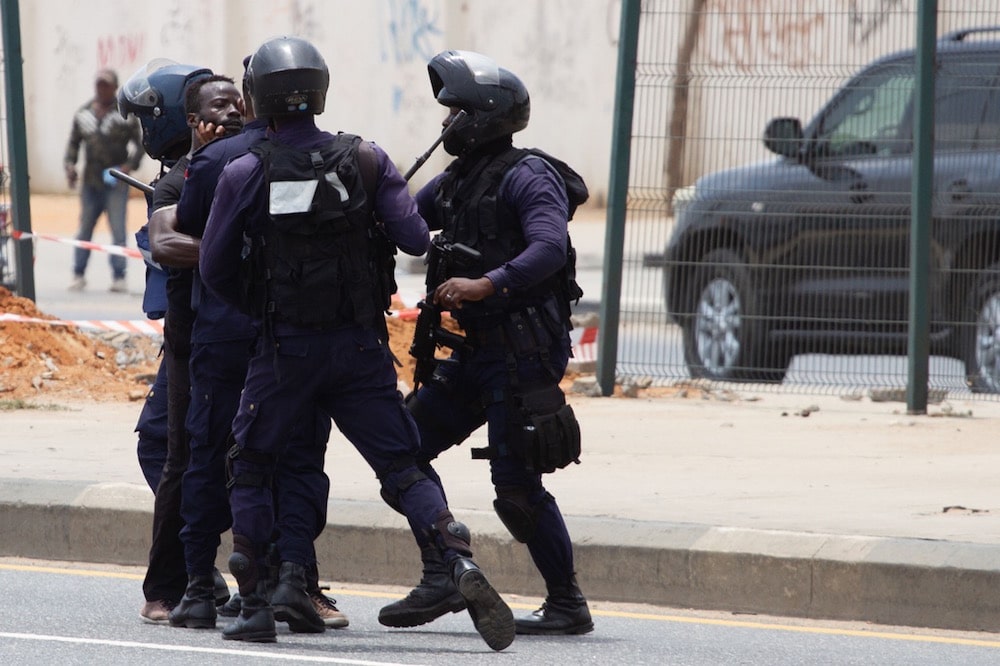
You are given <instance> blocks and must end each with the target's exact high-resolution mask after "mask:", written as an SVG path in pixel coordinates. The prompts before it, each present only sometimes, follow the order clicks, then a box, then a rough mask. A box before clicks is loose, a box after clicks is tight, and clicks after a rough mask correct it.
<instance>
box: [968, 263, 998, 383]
mask: <svg viewBox="0 0 1000 666" xmlns="http://www.w3.org/2000/svg"><path fill="white" fill-rule="evenodd" d="M965 311H966V312H968V313H969V317H970V321H967V322H965V323H964V325H963V326H962V360H963V361H965V374H966V381H967V382H968V384H969V388H970V389H971V390H972V391H973V392H975V393H1000V264H993V265H992V266H990V267H989V268H987V269H986V270H984V271H983V272H982V273H981V274H980V276H979V278H978V279H977V280H976V283H975V286H974V287H973V289H972V292H971V293H970V294H969V301H968V304H967V307H966V309H965Z"/></svg>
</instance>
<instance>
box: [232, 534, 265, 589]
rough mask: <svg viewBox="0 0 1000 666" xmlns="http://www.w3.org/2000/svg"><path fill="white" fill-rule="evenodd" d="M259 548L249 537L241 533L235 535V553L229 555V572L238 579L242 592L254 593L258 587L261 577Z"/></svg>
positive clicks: (237, 582)
mask: <svg viewBox="0 0 1000 666" xmlns="http://www.w3.org/2000/svg"><path fill="white" fill-rule="evenodd" d="M257 550H258V549H257V548H256V547H255V546H254V544H253V542H251V541H250V539H248V538H247V537H245V536H243V535H241V534H234V535H233V554H232V555H230V556H229V573H231V574H233V577H234V578H235V579H236V584H237V585H239V588H240V594H244V595H246V594H252V593H253V591H254V590H255V589H256V588H257V581H258V579H259V577H260V569H259V567H258V566H257V559H258V552H257Z"/></svg>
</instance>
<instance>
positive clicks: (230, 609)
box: [216, 592, 243, 617]
mask: <svg viewBox="0 0 1000 666" xmlns="http://www.w3.org/2000/svg"><path fill="white" fill-rule="evenodd" d="M242 602H243V598H242V597H241V596H240V593H239V592H237V593H236V594H234V595H233V596H231V597H229V601H227V602H226V603H224V604H222V605H221V606H216V610H217V611H218V612H219V615H221V616H222V617H236V616H237V615H239V614H240V606H241V604H242Z"/></svg>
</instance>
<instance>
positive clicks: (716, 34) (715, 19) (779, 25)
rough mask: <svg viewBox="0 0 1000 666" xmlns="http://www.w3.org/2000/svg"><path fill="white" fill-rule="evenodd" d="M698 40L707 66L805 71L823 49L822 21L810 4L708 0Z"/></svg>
mask: <svg viewBox="0 0 1000 666" xmlns="http://www.w3.org/2000/svg"><path fill="white" fill-rule="evenodd" d="M704 20H705V32H704V33H703V34H704V36H705V37H707V39H704V40H702V48H703V49H704V50H705V51H706V55H707V56H708V58H709V62H711V64H713V65H716V66H720V67H722V66H727V65H728V66H736V67H740V68H748V67H751V66H757V65H762V64H782V65H785V66H788V67H793V68H797V67H804V66H806V65H808V64H809V63H812V62H816V61H817V59H818V56H819V55H820V54H821V52H822V48H823V39H822V37H823V32H824V30H823V29H824V24H825V22H826V16H825V15H824V14H823V13H822V12H821V11H819V10H818V9H816V3H815V2H813V1H812V0H709V2H708V4H707V7H706V16H705V19H704Z"/></svg>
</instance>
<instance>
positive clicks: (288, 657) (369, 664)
mask: <svg viewBox="0 0 1000 666" xmlns="http://www.w3.org/2000/svg"><path fill="white" fill-rule="evenodd" d="M0 638H10V639H14V640H24V641H44V642H52V643H73V644H79V645H104V646H107V647H122V648H140V649H144V650H162V651H165V652H190V653H198V654H218V655H228V656H234V657H262V658H265V659H281V660H284V661H302V662H310V663H319V664H351V665H353V666H418V665H416V664H403V663H400V662H395V661H367V660H363V659H341V658H339V657H317V656H312V655H298V654H285V653H281V652H269V651H264V650H227V649H224V648H202V647H191V646H187V645H164V644H161V643H137V642H135V641H110V640H101V639H97V638H72V637H69V636H46V635H43V634H15V633H7V632H0Z"/></svg>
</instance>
